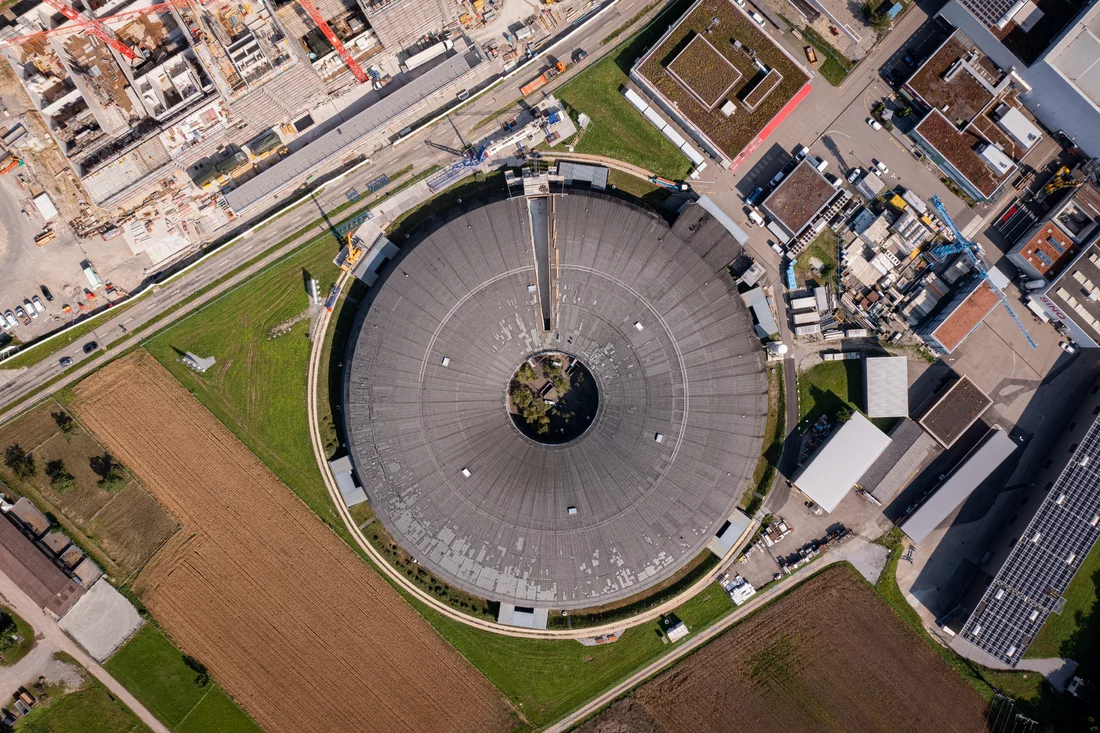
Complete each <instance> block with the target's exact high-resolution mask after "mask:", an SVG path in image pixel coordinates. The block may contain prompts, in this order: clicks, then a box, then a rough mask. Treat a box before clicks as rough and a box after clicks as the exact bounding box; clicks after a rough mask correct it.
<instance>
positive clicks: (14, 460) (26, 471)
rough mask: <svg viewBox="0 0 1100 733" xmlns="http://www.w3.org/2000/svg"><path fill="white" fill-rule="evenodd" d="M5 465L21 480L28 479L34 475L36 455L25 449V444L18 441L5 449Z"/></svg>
mask: <svg viewBox="0 0 1100 733" xmlns="http://www.w3.org/2000/svg"><path fill="white" fill-rule="evenodd" d="M4 465H5V466H7V467H8V468H9V469H10V470H11V472H12V473H14V474H15V477H16V478H17V479H20V480H21V481H27V480H28V479H30V478H32V477H33V476H34V456H32V455H31V454H30V453H27V451H25V450H23V446H21V445H19V444H18V443H12V444H11V445H9V446H8V447H7V449H6V450H5V451H4Z"/></svg>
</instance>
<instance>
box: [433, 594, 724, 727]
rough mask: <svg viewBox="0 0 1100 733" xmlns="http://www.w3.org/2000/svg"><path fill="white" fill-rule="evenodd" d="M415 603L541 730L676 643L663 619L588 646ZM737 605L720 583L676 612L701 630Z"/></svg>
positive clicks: (441, 632) (691, 625)
mask: <svg viewBox="0 0 1100 733" xmlns="http://www.w3.org/2000/svg"><path fill="white" fill-rule="evenodd" d="M413 605H414V606H415V607H416V608H417V609H418V610H419V611H420V612H421V613H422V614H423V615H424V617H425V618H426V619H427V620H428V621H429V623H431V624H432V626H434V627H435V629H436V630H437V631H438V632H439V633H440V634H442V635H443V637H444V638H446V639H447V640H448V641H450V642H451V644H453V645H454V646H455V648H457V649H458V651H459V652H461V653H462V655H463V656H465V657H466V658H467V659H469V660H470V662H472V663H473V665H474V666H475V667H477V668H478V669H479V670H481V672H482V673H483V674H484V675H485V676H486V677H487V678H488V679H489V681H490V682H492V683H493V684H494V685H496V687H497V689H499V690H500V691H501V692H502V693H503V694H504V695H505V696H506V697H507V698H508V699H509V700H511V701H512V702H513V703H515V704H516V705H517V706H518V707H519V709H520V710H521V711H523V714H524V715H525V716H526V717H527V718H528V719H529V720H530V721H531V722H532V723H534V724H535V725H536V726H538V727H540V728H541V727H543V726H546V725H548V724H550V723H552V722H553V721H555V720H557V719H558V718H560V717H562V716H563V715H566V714H567V713H569V712H571V711H572V710H574V709H576V708H578V707H580V706H581V705H582V704H583V703H584V702H585V701H587V700H589V699H591V698H592V697H594V696H596V695H598V694H599V693H601V692H603V691H604V690H606V689H607V688H609V687H611V686H612V685H614V684H616V683H618V682H619V681H620V680H622V679H624V678H625V677H628V676H629V675H630V674H632V673H633V672H635V671H636V670H637V669H638V668H640V667H642V666H644V665H646V664H647V663H649V662H651V661H653V660H654V659H656V658H658V657H660V656H661V655H663V654H665V653H666V652H668V651H671V650H672V649H673V648H674V647H675V645H673V644H665V643H664V642H663V641H662V637H661V633H660V630H659V628H658V625H657V622H656V621H654V622H651V623H648V624H644V625H642V626H638V627H635V628H632V629H628V630H627V631H626V632H624V633H623V635H622V636H621V637H620V638H619V640H618V641H616V642H614V643H611V644H606V645H602V646H583V645H581V644H579V643H577V642H575V641H540V640H535V639H519V638H515V637H510V636H500V635H497V634H492V633H488V632H484V631H479V630H477V629H473V628H471V627H469V626H467V625H465V624H460V623H458V622H456V621H452V620H451V619H449V618H446V617H444V616H441V615H439V614H437V613H435V612H432V611H428V610H427V609H425V608H424V607H423V606H421V605H420V604H418V603H416V602H413ZM733 608H734V606H733V603H732V602H731V601H730V599H729V596H728V595H727V594H726V593H725V592H723V591H722V589H721V588H719V587H718V586H717V585H712V586H709V587H708V588H707V589H706V590H704V591H703V592H702V593H700V594H699V595H698V596H696V597H695V598H693V599H691V600H690V601H688V602H687V603H685V604H683V605H682V606H680V607H679V608H678V609H676V611H675V612H674V614H675V615H676V616H677V617H679V618H680V620H681V621H683V622H684V624H685V625H686V626H687V627H688V628H689V629H690V630H691V632H692V634H695V633H697V632H699V631H702V630H703V629H705V628H707V627H708V626H710V625H711V624H713V623H714V622H715V621H717V620H719V619H720V618H722V617H723V616H725V615H727V614H728V613H730V612H731V611H732V610H733ZM688 638H691V637H690V636H689V637H688Z"/></svg>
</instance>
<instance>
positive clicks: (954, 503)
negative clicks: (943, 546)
mask: <svg viewBox="0 0 1100 733" xmlns="http://www.w3.org/2000/svg"><path fill="white" fill-rule="evenodd" d="M1015 450H1016V444H1015V443H1013V442H1012V439H1011V438H1009V437H1008V436H1007V435H1005V434H1004V432H1003V431H1002V430H999V429H997V428H994V429H992V430H990V431H989V433H988V434H987V435H986V437H985V438H983V439H982V442H981V443H980V444H979V445H978V446H977V447H975V448H974V449H973V450H972V451H970V453H969V454H967V456H966V457H965V458H964V459H963V460H962V462H961V463H960V464H959V465H958V466H957V467H956V468H955V469H954V470H953V471H952V472H951V475H950V476H948V477H947V479H946V480H945V481H944V482H943V484H942V485H940V487H939V488H937V489H936V490H935V491H934V493H933V494H932V495H931V496H930V497H928V498H927V499H925V500H924V503H922V504H921V505H920V507H919V508H917V510H916V511H914V512H913V513H912V514H910V515H909V516H908V517H906V518H905V521H903V522H902V523H901V531H902V532H905V534H906V535H907V536H908V537H909V539H911V540H913V542H918V543H919V542H923V541H924V539H925V538H926V537H928V535H929V534H931V533H932V531H933V530H934V529H936V527H938V526H940V524H942V523H943V521H944V520H945V519H947V518H948V517H950V516H951V515H952V514H953V513H954V512H955V510H956V509H958V508H959V507H960V506H962V504H963V502H964V501H966V500H967V499H968V498H969V497H970V495H971V494H972V493H974V490H975V489H977V488H978V487H979V486H980V485H981V484H982V482H983V481H985V480H986V479H987V478H989V476H990V475H991V474H992V473H993V472H994V471H996V470H997V468H998V467H999V466H1000V465H1001V464H1002V463H1004V462H1005V461H1006V460H1007V459H1008V457H1009V456H1010V455H1012V453H1013V451H1015Z"/></svg>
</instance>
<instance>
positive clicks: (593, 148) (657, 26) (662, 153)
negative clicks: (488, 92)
mask: <svg viewBox="0 0 1100 733" xmlns="http://www.w3.org/2000/svg"><path fill="white" fill-rule="evenodd" d="M688 5H690V3H688V2H684V0H677V2H674V3H673V4H672V5H671V6H670V8H669V9H667V10H666V11H665V12H664V13H662V14H660V15H658V16H657V18H656V19H655V20H654V21H653V22H652V23H650V24H649V25H648V26H646V27H645V28H644V29H643V30H642V31H640V32H639V33H637V34H636V35H635V36H633V37H632V38H630V39H629V40H627V41H625V42H624V43H623V44H621V45H620V46H618V47H617V48H616V49H615V50H614V51H612V52H611V53H610V54H608V55H607V56H606V57H605V58H603V59H601V60H599V61H597V62H596V63H595V64H593V65H592V66H591V67H589V68H588V69H586V70H585V71H583V72H581V73H580V74H578V75H577V76H576V78H574V79H572V80H571V81H569V82H568V83H567V84H565V85H563V86H561V87H560V88H558V90H557V91H555V92H554V94H555V96H557V98H558V99H559V100H561V101H562V102H564V103H565V104H566V105H568V107H569V108H570V110H572V112H573V116H574V118H575V117H576V115H577V113H580V112H584V113H585V114H587V115H588V116H589V117H591V118H592V124H591V126H589V128H588V130H587V131H585V132H584V133H582V134H581V135H580V139H579V141H577V142H576V143H575V145H576V148H575V149H576V152H578V153H585V154H588V155H603V156H606V157H609V158H615V159H616V160H622V161H624V162H627V163H631V164H632V165H636V166H638V167H640V168H643V169H645V170H649V171H653V172H654V173H656V174H657V175H659V176H663V177H665V178H671V179H673V180H677V181H679V180H682V179H683V178H685V177H686V176H687V174H688V172H689V171H690V170H691V161H689V160H688V159H687V158H686V157H684V154H683V153H681V152H680V151H679V150H677V149H676V147H675V146H674V145H673V144H672V143H671V142H669V141H668V139H667V138H666V137H665V136H664V135H662V134H661V133H660V132H658V130H657V128H656V127H654V126H653V125H652V124H650V122H649V121H648V120H647V119H646V118H645V117H642V115H641V113H640V112H638V110H636V109H634V107H632V106H631V104H630V102H628V101H626V97H624V96H623V94H622V91H621V90H620V87H622V86H624V85H625V84H626V83H627V82H628V77H627V73H628V72H629V71H630V67H631V66H633V64H634V62H635V61H636V60H637V59H638V57H639V56H640V55H641V54H642V52H643V50H644V49H645V48H646V46H648V45H651V44H652V43H653V42H654V41H656V40H657V39H658V38H659V37H660V36H661V34H663V33H664V32H665V30H667V28H668V26H669V25H670V24H671V23H672V22H674V21H675V20H676V19H677V18H679V17H680V15H682V14H683V11H684V10H686V8H687V6H688Z"/></svg>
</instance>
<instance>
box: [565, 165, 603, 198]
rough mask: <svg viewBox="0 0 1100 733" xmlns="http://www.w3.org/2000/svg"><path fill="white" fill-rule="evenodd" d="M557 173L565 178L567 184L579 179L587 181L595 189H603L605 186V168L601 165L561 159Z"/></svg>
mask: <svg viewBox="0 0 1100 733" xmlns="http://www.w3.org/2000/svg"><path fill="white" fill-rule="evenodd" d="M558 175H560V176H561V177H562V178H564V179H565V184H566V185H567V186H572V185H573V184H574V183H577V182H578V181H579V182H582V183H587V184H588V185H589V186H591V187H592V189H593V190H595V191H603V190H604V189H606V188H607V168H604V167H603V166H602V165H585V164H583V163H570V162H568V161H562V162H560V163H558Z"/></svg>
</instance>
